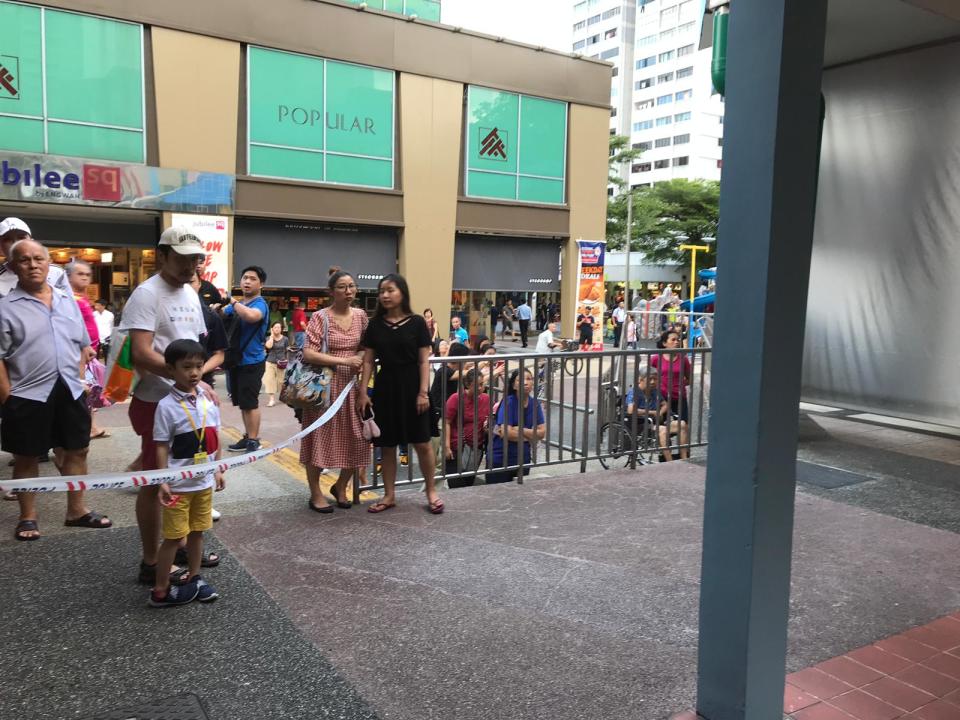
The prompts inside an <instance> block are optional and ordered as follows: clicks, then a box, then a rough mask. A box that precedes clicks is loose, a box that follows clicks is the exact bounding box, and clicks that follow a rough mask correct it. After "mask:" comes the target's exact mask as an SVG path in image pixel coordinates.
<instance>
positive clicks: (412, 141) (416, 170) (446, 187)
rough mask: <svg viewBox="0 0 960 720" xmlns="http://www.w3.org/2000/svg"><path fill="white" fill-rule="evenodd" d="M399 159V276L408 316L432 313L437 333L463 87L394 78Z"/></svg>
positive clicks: (452, 227) (443, 308) (445, 322)
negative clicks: (407, 286)
mask: <svg viewBox="0 0 960 720" xmlns="http://www.w3.org/2000/svg"><path fill="white" fill-rule="evenodd" d="M399 88H400V158H401V163H400V167H401V188H402V189H403V221H404V226H405V227H404V230H403V233H402V235H401V237H400V273H401V274H402V275H403V276H405V277H406V278H407V281H408V283H409V284H410V294H411V296H412V302H413V309H414V312H417V313H420V312H423V310H424V308H428V307H429V308H430V309H432V310H433V315H434V317H435V318H436V320H437V322H438V323H439V324H440V334H441V335H446V328H449V327H450V295H451V293H452V291H453V248H454V238H455V236H456V229H457V187H458V186H459V173H460V160H461V155H462V153H461V152H460V137H461V134H462V127H463V85H462V84H461V83H456V82H449V81H447V80H436V79H433V78H426V77H422V76H419V75H409V74H406V73H401V74H400V82H399Z"/></svg>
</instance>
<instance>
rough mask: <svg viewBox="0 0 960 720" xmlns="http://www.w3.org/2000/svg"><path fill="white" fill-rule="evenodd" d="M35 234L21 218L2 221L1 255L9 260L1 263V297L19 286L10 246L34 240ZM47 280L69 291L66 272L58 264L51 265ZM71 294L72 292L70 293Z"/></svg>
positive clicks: (0, 233) (0, 235)
mask: <svg viewBox="0 0 960 720" xmlns="http://www.w3.org/2000/svg"><path fill="white" fill-rule="evenodd" d="M32 239H33V235H32V234H31V232H30V227H29V226H28V225H27V224H26V223H25V222H24V221H23V220H21V219H20V218H15V217H8V218H6V219H5V220H3V221H2V222H0V255H3V256H4V257H5V258H6V259H7V262H5V263H3V264H2V265H0V297H3V296H4V295H9V294H10V291H11V290H13V289H14V288H15V287H16V286H17V275H16V273H14V272H13V268H12V266H11V265H10V248H12V247H13V244H14V243H15V242H17V241H18V240H32ZM47 282H48V283H50V284H51V285H52V286H53V287H55V288H59V289H60V290H64V291H69V290H70V287H69V285H68V283H67V277H66V274H65V273H64V272H63V269H62V268H59V267H57V266H56V265H53V264H51V265H50V274H49V275H47ZM69 294H70V295H71V296H72V295H73V293H72V292H70V293H69Z"/></svg>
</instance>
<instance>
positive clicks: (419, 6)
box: [346, 0, 441, 22]
mask: <svg viewBox="0 0 960 720" xmlns="http://www.w3.org/2000/svg"><path fill="white" fill-rule="evenodd" d="M346 2H348V3H350V4H351V5H359V4H360V3H362V2H363V3H366V5H367V7H368V8H371V9H373V10H387V11H389V12H395V13H398V14H400V15H416V16H417V17H418V18H420V19H421V20H431V21H433V22H440V2H441V0H346Z"/></svg>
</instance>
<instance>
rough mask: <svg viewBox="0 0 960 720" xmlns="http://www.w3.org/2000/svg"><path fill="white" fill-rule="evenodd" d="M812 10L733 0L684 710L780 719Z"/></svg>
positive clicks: (806, 213) (803, 272) (819, 40)
mask: <svg viewBox="0 0 960 720" xmlns="http://www.w3.org/2000/svg"><path fill="white" fill-rule="evenodd" d="M826 7H827V0H735V2H734V3H733V4H732V6H731V14H730V35H729V45H728V53H727V84H726V89H727V95H726V119H725V123H726V124H725V132H724V143H723V144H724V151H723V154H724V168H723V181H722V186H721V201H720V218H721V221H720V233H719V248H718V249H719V258H718V262H717V265H718V268H719V271H718V272H719V277H718V282H717V288H718V293H719V302H718V303H717V316H716V342H715V343H714V347H715V348H716V349H715V350H714V357H713V380H712V396H711V403H710V405H711V418H710V458H709V465H708V467H707V486H706V500H705V506H704V528H703V568H702V571H701V573H702V577H701V580H702V582H701V595H700V655H699V680H698V695H697V710H698V712H699V713H700V714H701V715H702V716H703V717H705V718H708V720H770V719H771V718H779V717H781V712H782V705H783V682H784V666H785V655H786V634H787V616H788V609H789V597H790V552H791V544H792V533H793V507H794V486H795V462H796V460H795V458H796V449H797V425H798V419H797V406H798V403H799V399H800V367H801V358H802V349H803V348H802V346H803V328H804V318H805V314H806V302H807V281H808V276H809V269H810V250H811V244H812V238H813V217H814V206H815V199H816V190H815V187H816V182H815V180H816V177H815V173H816V167H817V155H818V152H819V148H818V139H817V138H818V127H819V112H820V76H821V70H822V65H823V43H824V33H825V25H826Z"/></svg>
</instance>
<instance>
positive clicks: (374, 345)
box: [362, 315, 431, 369]
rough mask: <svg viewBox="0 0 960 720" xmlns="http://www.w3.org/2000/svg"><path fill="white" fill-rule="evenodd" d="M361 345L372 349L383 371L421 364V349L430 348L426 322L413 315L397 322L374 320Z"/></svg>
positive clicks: (420, 317)
mask: <svg viewBox="0 0 960 720" xmlns="http://www.w3.org/2000/svg"><path fill="white" fill-rule="evenodd" d="M362 344H363V346H364V347H366V348H370V349H371V350H373V352H374V354H375V355H376V357H377V359H378V360H379V361H380V366H381V367H382V368H384V369H386V368H391V367H398V366H403V365H416V364H417V363H419V362H420V348H425V347H430V344H431V343H430V332H429V331H428V330H427V321H426V320H424V319H423V317H422V316H420V315H410V316H408V317H407V318H406V319H404V320H401V321H400V322H397V323H391V322H390V321H388V320H386V319H385V318H373V319H372V320H371V321H370V324H369V325H367V331H366V332H365V333H364V334H363V341H362Z"/></svg>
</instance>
